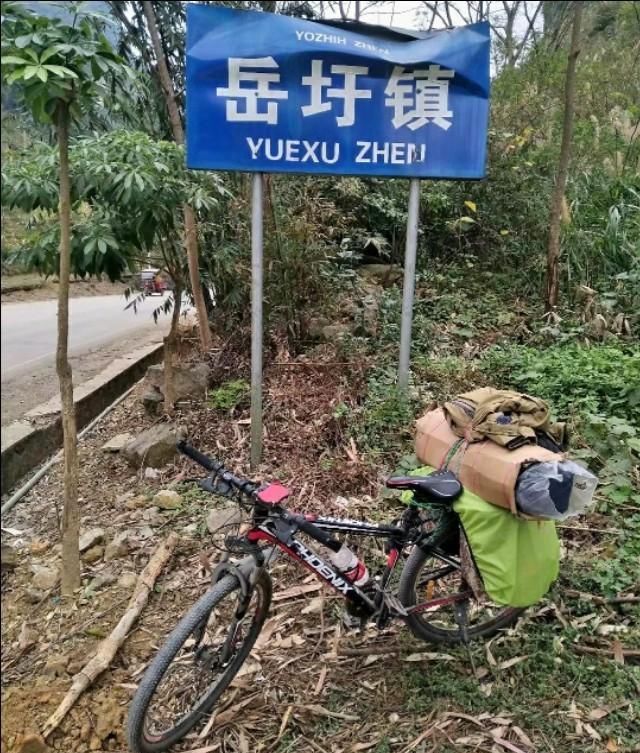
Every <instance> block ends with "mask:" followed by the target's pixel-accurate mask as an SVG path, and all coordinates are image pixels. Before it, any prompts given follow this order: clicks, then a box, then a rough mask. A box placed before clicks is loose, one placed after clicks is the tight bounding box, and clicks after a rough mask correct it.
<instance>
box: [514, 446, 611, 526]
mask: <svg viewBox="0 0 640 753" xmlns="http://www.w3.org/2000/svg"><path fill="white" fill-rule="evenodd" d="M597 485H598V479H597V478H596V476H594V475H593V473H590V472H589V471H588V470H587V469H586V468H583V467H582V466H580V465H578V464H577V463H574V462H573V461H572V460H562V461H559V462H548V463H535V464H534V465H530V466H529V467H528V468H526V469H525V470H524V471H522V473H520V475H519V477H518V482H517V485H516V505H517V507H518V510H519V512H521V513H524V514H525V515H530V516H531V517H535V518H549V519H551V520H565V518H570V517H572V516H573V515H580V514H581V513H583V512H584V511H585V510H586V509H587V507H588V506H589V505H590V504H591V502H592V500H593V494H594V492H595V490H596V486H597Z"/></svg>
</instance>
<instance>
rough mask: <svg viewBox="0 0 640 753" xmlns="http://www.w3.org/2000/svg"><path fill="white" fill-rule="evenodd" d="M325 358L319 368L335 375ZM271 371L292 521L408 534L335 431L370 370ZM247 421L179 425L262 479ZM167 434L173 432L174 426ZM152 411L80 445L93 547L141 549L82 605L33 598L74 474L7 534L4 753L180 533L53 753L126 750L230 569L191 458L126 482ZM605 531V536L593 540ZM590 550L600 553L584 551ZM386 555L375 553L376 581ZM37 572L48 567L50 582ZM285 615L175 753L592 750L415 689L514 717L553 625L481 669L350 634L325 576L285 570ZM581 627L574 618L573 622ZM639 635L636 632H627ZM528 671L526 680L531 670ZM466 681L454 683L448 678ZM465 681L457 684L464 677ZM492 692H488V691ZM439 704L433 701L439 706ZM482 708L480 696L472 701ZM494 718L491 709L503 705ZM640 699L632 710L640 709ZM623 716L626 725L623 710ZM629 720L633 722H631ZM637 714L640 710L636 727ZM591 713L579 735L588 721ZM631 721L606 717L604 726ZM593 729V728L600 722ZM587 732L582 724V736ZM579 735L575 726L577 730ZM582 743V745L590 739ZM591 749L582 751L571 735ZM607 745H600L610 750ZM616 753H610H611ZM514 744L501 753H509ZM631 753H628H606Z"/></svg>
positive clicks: (268, 443)
mask: <svg viewBox="0 0 640 753" xmlns="http://www.w3.org/2000/svg"><path fill="white" fill-rule="evenodd" d="M322 356H323V354H319V355H318V354H317V355H316V356H314V357H313V361H314V362H318V361H319V360H320V358H321V357H322ZM225 358H226V356H225V354H224V351H220V352H219V353H218V355H217V356H215V357H214V358H213V362H212V363H213V376H214V381H215V382H216V383H220V382H222V381H224V380H225V379H226V378H228V376H229V374H234V375H237V373H241V374H242V373H243V370H245V369H246V364H242V363H238V361H237V359H236V361H234V362H233V363H231V362H230V361H227V360H225ZM275 361H277V362H278V363H280V364H282V363H283V362H284V365H278V366H276V365H270V366H268V367H267V374H266V386H265V398H266V400H265V402H266V406H267V410H266V415H265V426H266V427H267V431H266V436H265V452H264V457H265V461H264V463H263V466H262V467H261V469H260V473H258V474H255V475H256V476H258V477H261V478H264V479H269V478H271V479H273V478H277V479H278V480H280V481H281V482H282V483H285V484H287V485H289V486H291V487H292V488H293V489H294V490H295V491H294V494H293V496H292V498H291V500H290V506H291V507H292V508H294V509H299V510H301V511H305V512H316V513H317V512H322V513H324V514H334V515H348V516H349V517H356V518H357V517H361V516H362V517H364V515H367V516H374V517H379V518H385V519H391V518H392V517H393V515H394V512H397V507H395V508H394V505H395V504H396V503H389V502H385V503H383V505H384V506H381V505H380V504H379V503H377V502H375V501H374V498H376V497H377V494H378V491H379V488H380V484H381V481H382V479H383V477H384V475H385V474H386V473H387V472H388V471H389V469H385V468H381V467H377V466H376V467H374V466H372V465H370V464H368V463H366V462H365V461H363V460H362V459H361V458H360V456H359V454H358V451H357V448H355V450H354V448H353V446H349V445H348V444H346V443H343V437H342V433H341V428H340V426H339V424H337V423H336V420H335V418H334V409H335V406H336V405H338V403H340V402H343V401H349V400H352V399H354V396H355V393H356V392H357V390H358V389H361V385H362V382H363V375H364V374H365V373H366V367H367V364H365V363H358V364H354V365H352V366H344V365H341V366H340V367H335V366H331V365H330V364H329V365H328V366H327V367H322V366H318V367H316V366H308V365H305V364H301V363H291V364H289V365H287V364H286V360H285V357H283V356H282V355H279V356H276V358H275ZM247 417H248V410H247V407H246V405H244V406H240V407H238V408H237V409H235V410H234V411H232V412H231V413H229V412H223V411H220V410H216V409H214V408H212V407H208V406H202V405H193V406H187V407H184V408H183V409H181V410H180V411H179V412H178V414H177V415H176V417H175V420H176V423H177V424H178V425H182V426H184V427H186V428H187V430H188V432H189V437H190V439H191V440H192V442H193V443H194V444H195V445H196V446H198V447H200V448H202V449H203V450H205V451H209V452H210V453H211V454H215V455H217V456H219V457H222V458H224V459H225V462H226V463H227V464H228V466H229V467H231V468H233V469H234V470H235V471H236V472H240V473H245V474H248V463H247V461H248V449H249V435H248V432H249V426H248V420H247ZM161 420H163V419H161ZM151 423H152V419H150V418H149V417H147V416H146V415H145V414H144V412H143V410H142V408H141V405H140V402H139V395H138V394H136V393H133V394H132V395H131V396H130V398H128V399H127V400H126V401H125V402H123V403H122V404H121V405H120V406H118V408H117V409H116V410H115V411H114V412H112V413H111V414H110V415H109V416H108V417H106V418H105V419H104V420H103V421H102V422H101V424H100V425H99V426H98V427H96V429H95V430H94V431H93V432H92V433H91V434H90V435H88V436H87V437H86V438H85V439H84V440H83V441H82V443H81V445H80V499H81V501H80V504H81V511H82V522H81V525H82V529H83V530H88V529H93V528H96V527H100V528H102V529H103V531H104V540H105V542H110V541H112V540H113V538H114V537H115V536H116V535H117V534H124V538H125V539H126V546H125V551H123V552H121V553H120V554H119V555H118V556H116V558H114V559H112V560H110V561H108V562H107V561H104V559H103V558H102V557H101V556H100V552H98V556H97V558H96V560H95V561H92V562H88V561H86V559H85V561H84V562H83V587H82V592H81V594H80V595H79V597H78V598H77V599H76V600H75V601H74V602H73V603H69V602H65V601H64V600H61V598H60V596H59V595H58V590H57V588H56V587H55V586H54V587H51V588H48V589H47V588H38V587H36V586H35V585H34V582H33V579H34V576H33V569H34V566H38V565H40V566H45V567H57V565H58V559H59V545H58V543H57V541H58V520H59V515H60V510H59V505H60V500H61V499H62V469H61V467H60V466H55V467H54V468H52V469H51V471H50V472H49V473H48V474H47V475H46V476H45V477H44V478H43V480H42V481H41V482H40V484H39V485H38V486H37V487H35V489H34V490H33V491H32V492H31V493H30V494H29V495H28V496H27V497H26V498H25V499H23V500H22V502H21V503H20V504H18V505H17V506H16V507H15V508H14V509H13V510H12V511H11V513H10V514H8V515H6V516H5V517H3V522H2V525H3V531H2V540H3V543H7V544H9V545H10V546H11V547H12V548H13V549H14V551H15V553H16V557H17V566H16V567H15V569H13V570H12V571H10V572H7V573H3V583H2V665H3V673H2V711H3V720H2V753H13V752H14V751H17V750H19V745H20V741H21V739H22V736H23V735H25V734H26V733H28V732H37V731H38V730H39V729H41V728H42V725H43V723H44V721H45V719H46V718H47V717H48V716H49V715H50V714H51V713H52V711H53V710H54V709H55V707H56V705H57V704H58V703H59V701H60V700H61V698H62V697H63V695H64V693H65V691H66V690H67V689H68V687H69V685H70V682H71V677H72V676H73V675H74V674H75V673H77V672H78V671H79V670H80V669H81V668H82V666H83V664H84V663H85V662H86V661H87V659H88V658H89V657H91V656H92V655H93V653H94V652H95V650H96V647H97V646H98V644H99V642H100V640H101V639H102V638H103V637H105V636H106V635H107V634H108V633H109V632H110V631H111V630H112V628H113V627H114V625H115V624H116V623H117V621H118V619H119V618H120V616H121V615H122V613H123V612H124V610H125V607H126V602H127V600H128V598H129V597H130V594H131V591H132V588H133V584H132V582H131V576H129V579H128V580H127V579H126V578H124V579H123V575H124V574H126V573H130V574H131V573H133V574H137V573H139V572H140V571H141V570H142V568H143V567H144V565H145V563H146V561H147V560H148V558H149V556H150V555H151V554H152V552H153V551H154V549H155V548H156V547H157V545H158V544H159V542H161V541H162V540H164V539H165V537H166V536H167V535H168V533H169V532H170V531H176V532H177V533H178V534H179V536H180V542H179V545H178V548H177V550H176V552H175V555H174V557H173V559H172V561H171V563H170V564H169V566H168V567H167V568H165V570H164V572H163V573H162V575H161V577H160V579H159V580H158V582H157V584H156V588H155V589H154V592H153V594H152V596H151V598H150V601H149V604H148V605H147V607H146V608H145V610H144V611H143V613H142V617H141V619H140V620H139V621H138V623H137V624H136V626H135V627H134V629H133V630H132V631H131V633H130V634H129V636H128V638H127V640H126V642H125V644H124V646H123V648H122V649H121V650H120V651H119V652H118V654H117V657H116V659H115V660H114V662H113V663H112V665H111V667H110V668H109V670H108V671H107V672H105V673H104V674H103V675H102V676H101V677H100V678H99V679H98V680H97V681H96V683H95V684H94V685H93V687H91V689H90V690H88V691H87V692H86V693H85V694H84V695H83V696H82V697H81V699H80V700H79V702H78V703H77V704H76V706H75V707H74V708H73V709H72V711H71V712H70V713H69V715H68V716H67V718H66V720H65V721H64V722H63V723H62V725H61V726H60V728H59V730H58V731H57V732H55V733H54V735H53V736H52V738H51V739H50V741H49V743H50V745H51V748H52V749H53V750H55V751H60V753H87V752H88V751H92V750H97V751H120V752H121V753H124V752H125V751H126V750H127V747H126V740H125V733H124V723H125V718H126V712H127V706H128V703H129V701H130V699H131V697H132V695H133V692H134V691H135V688H136V684H137V682H138V681H139V678H140V676H141V674H142V672H143V671H144V669H145V667H146V665H147V663H148V662H149V660H150V659H151V657H152V656H153V654H154V652H155V651H156V649H157V648H158V646H159V645H160V644H161V643H162V641H163V637H164V636H165V635H166V634H167V632H168V631H169V630H170V629H171V627H172V626H173V625H174V624H175V623H176V622H177V620H178V619H179V617H180V615H181V614H182V613H183V612H184V610H185V609H187V608H188V607H189V606H190V605H191V604H192V603H193V602H194V601H195V600H196V598H197V597H198V596H199V595H200V594H201V593H202V592H203V590H204V589H205V588H206V585H207V583H208V578H207V566H208V563H209V562H212V563H215V561H216V560H217V559H218V558H219V555H220V552H219V551H218V549H217V547H218V546H219V545H220V537H213V538H212V537H211V536H210V535H209V534H208V533H207V532H206V527H205V524H204V521H205V516H206V513H207V511H208V510H210V509H211V508H212V507H213V506H216V505H220V504H221V502H220V501H218V500H216V499H214V498H212V497H210V496H205V495H204V493H202V492H200V491H195V490H194V489H193V487H188V486H186V485H185V483H184V482H185V480H186V479H187V478H189V477H192V476H193V475H198V469H197V468H196V467H194V465H193V464H191V463H189V462H188V461H186V460H185V459H182V458H176V460H175V462H174V463H171V464H169V465H167V466H165V467H164V468H163V469H161V471H160V473H159V474H158V476H157V477H155V478H149V477H146V476H145V474H144V473H142V472H137V471H135V470H134V469H132V468H131V467H129V466H128V465H127V463H126V462H125V460H124V459H123V458H122V457H120V455H119V454H107V453H105V452H103V451H102V450H101V447H102V445H103V444H104V442H105V441H107V440H108V439H110V438H111V437H112V436H113V435H115V434H117V433H119V432H122V431H132V432H134V433H137V432H139V431H140V430H142V429H143V428H145V427H148V426H150V425H151ZM166 488H176V489H178V490H179V491H180V493H182V494H183V503H182V506H181V507H180V508H179V509H178V510H169V511H165V510H160V509H158V508H157V507H154V506H153V504H152V501H151V498H152V495H153V494H154V493H155V492H157V491H158V490H159V489H166ZM594 525H595V524H594ZM589 536H590V534H584V533H576V538H575V540H569V541H568V543H567V546H568V547H569V548H573V549H575V550H576V551H578V550H579V549H580V548H583V547H584V546H585V543H588V542H589V541H590V539H589ZM585 537H586V538H585ZM382 557H383V554H382V551H380V550H376V549H373V550H371V551H369V552H368V560H369V562H370V563H371V564H373V565H375V563H376V562H380V561H381V560H382ZM36 569H37V567H36ZM272 575H273V578H274V583H275V598H274V603H273V606H272V613H271V616H270V617H269V620H268V622H267V623H266V625H265V628H264V632H263V634H262V636H261V638H260V639H259V642H258V644H256V647H255V648H254V651H253V652H252V655H251V657H250V659H249V660H248V662H247V664H246V665H245V668H244V670H243V672H242V673H241V675H239V676H238V678H237V679H236V680H235V681H234V685H233V688H232V689H231V691H230V693H229V694H228V696H227V697H226V701H225V703H224V705H223V706H222V707H221V708H220V710H219V712H218V713H217V714H216V716H215V717H213V718H212V721H211V722H210V723H209V724H207V725H206V726H205V728H204V730H202V729H201V730H200V731H198V732H196V733H194V734H192V735H191V736H189V737H187V738H186V739H185V740H184V741H183V743H181V744H180V745H178V746H176V747H175V748H173V749H172V750H175V751H190V752H191V753H196V752H197V753H214V752H216V753H217V752H218V751H220V752H221V753H222V752H226V753H253V752H254V751H263V752H264V753H267V752H269V753H290V752H291V751H295V752H296V753H298V752H299V753H330V752H331V753H358V752H359V751H372V752H373V753H391V752H393V753H411V751H416V752H417V753H427V751H429V752H431V751H433V752H434V753H435V751H438V753H444V752H445V751H446V752H448V751H462V750H474V751H488V752H489V753H494V752H495V753H504V751H510V753H535V751H541V752H542V751H546V753H567V752H568V751H572V752H573V751H576V752H577V751H586V750H592V748H591V747H590V746H591V744H592V743H593V740H592V739H591V738H590V737H589V734H590V733H589V734H588V730H587V732H585V731H584V729H585V728H584V725H583V726H582V727H581V728H580V730H582V731H580V732H579V733H575V735H574V737H572V738H571V739H572V740H574V739H575V747H574V745H573V743H571V745H570V747H567V746H564V747H563V746H562V745H561V744H560V743H559V742H557V741H555V740H553V741H550V742H549V747H546V746H545V745H544V742H543V739H542V737H539V736H536V734H534V732H533V731H532V730H531V729H530V728H527V725H526V722H522V721H520V720H519V719H518V718H517V715H515V716H514V713H513V711H512V708H511V704H510V703H509V702H508V701H507V700H505V701H504V703H503V702H502V701H495V702H494V703H493V706H488V708H490V709H491V710H489V711H484V712H483V713H476V714H470V713H465V712H464V711H462V710H461V708H464V701H463V700H461V699H458V700H457V701H456V700H452V697H450V695H449V692H448V690H447V688H446V687H443V688H442V690H441V691H439V692H440V693H441V696H440V697H439V698H438V700H437V701H435V702H429V703H427V704H425V703H423V702H422V701H421V691H420V689H419V686H418V685H416V682H424V681H426V680H427V678H432V679H430V680H429V681H430V682H431V683H432V684H433V686H434V687H436V685H437V683H438V679H437V678H438V677H439V676H440V677H448V678H452V679H448V680H447V681H446V682H445V683H444V685H445V686H446V685H447V683H449V682H454V681H455V682H456V683H463V684H464V687H467V684H469V683H470V684H471V686H472V687H473V686H475V687H478V686H480V687H481V688H483V690H482V692H483V694H486V695H487V696H489V695H491V693H492V689H493V693H494V697H495V693H496V689H497V688H498V687H502V686H504V688H503V690H504V692H505V696H504V697H505V699H506V698H508V697H509V696H510V695H513V694H518V692H519V691H521V690H522V687H523V683H526V680H525V679H524V678H525V677H526V672H527V671H528V670H527V669H526V666H527V665H525V664H523V662H525V661H526V660H527V654H523V655H521V656H519V655H518V652H519V651H520V652H522V648H521V643H522V638H521V635H522V632H521V631H526V630H527V629H528V628H527V624H528V625H529V628H531V626H532V625H544V624H546V623H548V621H549V619H555V618H554V614H555V612H554V611H553V607H550V606H548V605H542V606H541V607H540V608H539V609H534V610H531V611H530V613H529V614H528V616H527V617H526V618H525V622H524V623H523V624H522V625H523V626H524V627H523V626H520V627H519V628H518V629H516V630H514V631H508V632H507V633H505V634H504V635H503V636H501V637H500V638H497V639H495V640H494V641H493V642H492V644H491V646H492V647H491V649H489V648H488V647H487V649H486V650H487V654H486V658H485V649H484V648H483V647H480V648H479V649H478V650H477V652H476V653H475V662H472V661H471V660H470V658H469V656H468V654H467V652H466V651H464V650H461V649H454V650H442V649H441V648H440V647H437V646H427V645H426V644H421V643H419V642H418V641H417V640H415V639H414V638H413V637H411V635H410V634H409V633H408V632H407V631H405V630H403V629H401V626H399V625H398V626H394V627H392V628H391V629H389V630H387V631H385V632H384V633H376V632H375V631H374V630H367V631H365V632H364V633H360V634H358V633H354V632H351V633H346V632H345V630H344V628H342V627H341V626H340V624H339V620H338V619H337V618H338V615H339V613H340V606H339V603H338V601H337V600H336V597H335V596H333V594H332V593H329V592H326V591H324V590H322V589H321V588H320V587H319V585H318V583H317V581H315V580H314V579H313V577H312V576H307V575H306V573H305V572H304V571H300V570H297V569H296V570H295V571H294V570H292V569H291V567H290V566H289V565H286V564H284V563H279V564H277V565H276V566H275V568H274V570H273V573H272ZM563 619H564V618H563ZM625 624H626V623H625ZM523 667H525V669H523ZM446 672H448V673H449V674H448V675H446V674H445V673H446ZM451 673H453V674H451ZM481 678H482V679H481ZM424 692H425V691H422V693H423V694H424ZM465 692H468V691H465ZM487 703H489V702H487ZM630 703H631V699H628V704H630ZM617 708H619V709H621V710H620V711H619V713H621V714H627V713H629V709H627V706H625V704H624V702H623V703H622V705H619V706H618V707H617ZM629 708H630V706H629ZM625 709H626V710H625ZM586 713H587V712H586V711H583V710H582V709H581V708H579V707H577V708H576V710H575V714H576V715H577V716H576V717H575V718H576V719H578V720H580V719H582V718H583V717H582V716H581V714H586ZM609 713H614V712H613V711H610V710H605V711H602V714H604V715H605V716H606V715H607V714H609ZM584 718H585V724H586V723H587V722H586V717H584ZM578 723H579V724H582V722H575V724H578ZM570 724H574V722H573V721H571V722H570ZM594 724H595V722H592V723H591V726H589V725H588V724H587V727H589V729H591V730H593V729H594V727H593V725H594ZM576 729H577V727H576ZM571 734H574V733H571ZM595 734H599V733H597V732H595ZM600 739H601V740H603V743H602V745H600V746H599V747H594V748H593V750H598V751H604V750H605V748H604V744H605V742H606V737H605V738H602V737H601V738H600ZM496 741H498V742H496ZM583 743H584V747H583ZM623 750H624V751H630V750H631V748H623V747H622V746H620V747H618V745H617V744H616V743H615V740H614V741H613V742H612V743H611V745H610V746H609V747H607V748H606V751H608V752H609V753H611V752H612V751H623Z"/></svg>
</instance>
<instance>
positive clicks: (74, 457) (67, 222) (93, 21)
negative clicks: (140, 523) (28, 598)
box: [2, 3, 128, 595]
mask: <svg viewBox="0 0 640 753" xmlns="http://www.w3.org/2000/svg"><path fill="white" fill-rule="evenodd" d="M72 11H73V13H72V20H71V22H70V23H66V22H63V21H62V20H61V19H58V18H47V17H45V16H39V15H35V14H33V13H31V12H29V11H27V10H25V9H24V8H22V7H21V6H20V5H18V4H14V3H4V4H3V9H2V12H3V19H2V79H3V83H5V84H6V85H8V86H11V88H12V91H13V92H14V93H15V96H16V98H17V99H18V100H20V101H21V103H22V104H23V105H24V106H25V107H26V108H27V109H28V110H29V111H30V113H31V114H32V116H33V117H34V119H36V120H38V121H40V122H42V123H46V124H48V125H51V126H53V128H54V130H55V135H56V140H57V145H58V155H59V159H58V218H59V225H60V230H59V268H58V277H59V281H60V284H59V289H58V343H57V349H56V371H57V374H58V381H59V384H60V399H61V407H62V428H63V437H64V510H63V517H62V592H63V594H65V595H71V594H72V593H73V591H74V590H75V589H76V588H78V587H79V586H80V555H79V547H78V541H79V512H78V450H77V436H76V418H75V409H74V403H73V379H72V373H71V366H70V364H69V358H68V338H69V276H70V272H71V175H70V169H69V133H70V128H71V124H72V122H73V120H74V119H76V118H78V117H80V116H81V115H82V114H83V113H85V112H86V111H87V110H88V109H90V108H91V106H92V104H93V103H94V102H96V100H98V99H99V98H100V95H101V93H102V92H103V91H104V90H105V88H106V87H108V86H110V85H111V84H112V83H113V81H114V79H118V78H121V77H122V76H124V75H126V72H127V71H128V69H127V68H126V66H125V65H124V64H123V62H122V60H121V59H120V58H119V57H118V55H116V53H115V52H114V51H113V49H112V47H111V45H110V44H109V41H108V40H107V38H106V37H105V35H104V32H103V25H104V22H103V21H102V20H101V19H100V18H98V17H96V15H95V14H83V13H81V11H80V8H79V6H75V5H74V6H72Z"/></svg>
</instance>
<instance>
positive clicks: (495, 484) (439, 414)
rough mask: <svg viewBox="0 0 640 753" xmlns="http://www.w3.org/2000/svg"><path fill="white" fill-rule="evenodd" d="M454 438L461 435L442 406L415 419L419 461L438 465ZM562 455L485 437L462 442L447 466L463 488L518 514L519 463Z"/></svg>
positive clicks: (443, 459) (539, 448) (448, 450)
mask: <svg viewBox="0 0 640 753" xmlns="http://www.w3.org/2000/svg"><path fill="white" fill-rule="evenodd" d="M456 442H460V437H458V436H457V435H456V434H454V432H453V431H452V429H451V427H450V426H449V423H448V421H447V418H446V416H445V413H444V411H443V410H442V408H438V409H436V410H431V411H429V412H428V413H427V414H425V415H424V416H423V417H422V418H420V419H419V420H418V422H417V424H416V455H417V457H418V459H419V460H420V462H422V463H424V464H426V465H431V466H433V467H434V468H440V467H441V466H442V464H443V463H444V462H445V460H446V459H447V456H448V455H449V453H450V451H451V448H452V447H453V446H454V445H455V444H456ZM562 459H564V455H561V454H559V453H555V452H551V451H550V450H545V449H544V448H543V447H538V446H537V445H533V444H532V445H525V446H523V447H519V448H517V449H515V450H507V449H505V448H504V447H500V446H499V445H497V444H496V443H495V442H492V441H491V440H489V439H485V440H483V441H481V442H473V443H470V444H468V445H467V444H466V443H465V442H462V443H461V444H460V447H459V448H458V449H457V451H456V452H455V453H454V454H453V456H452V457H451V458H450V459H449V462H448V464H447V467H448V468H449V470H451V471H453V472H454V473H455V474H456V475H457V476H458V478H459V479H460V481H461V482H462V485H463V486H464V487H465V488H466V489H469V491H472V492H473V493H474V494H477V495H478V496H479V497H482V499H484V500H486V501H487V502H491V503H492V504H494V505H497V506H498V507H504V508H506V509H508V510H511V512H512V513H513V514H514V515H517V514H518V510H517V508H516V497H515V492H516V481H517V479H518V475H519V474H520V470H521V468H522V465H523V464H525V463H529V462H538V463H545V462H549V461H554V460H562Z"/></svg>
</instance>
